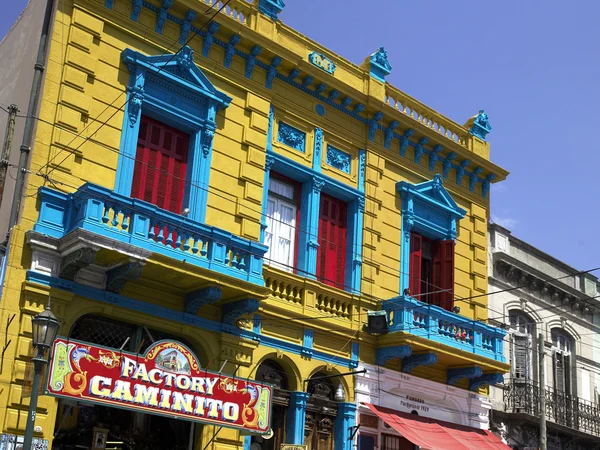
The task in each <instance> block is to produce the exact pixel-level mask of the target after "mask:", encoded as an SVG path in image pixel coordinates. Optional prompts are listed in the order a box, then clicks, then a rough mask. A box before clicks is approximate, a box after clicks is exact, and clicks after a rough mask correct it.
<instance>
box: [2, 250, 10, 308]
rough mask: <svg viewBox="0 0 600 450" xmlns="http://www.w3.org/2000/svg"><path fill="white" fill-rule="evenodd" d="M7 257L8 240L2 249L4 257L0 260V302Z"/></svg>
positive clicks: (8, 252) (8, 253)
mask: <svg viewBox="0 0 600 450" xmlns="http://www.w3.org/2000/svg"><path fill="white" fill-rule="evenodd" d="M8 255H10V239H9V241H8V244H7V245H6V248H5V249H4V256H3V257H2V260H0V300H1V299H2V292H3V291H4V279H5V277H6V268H7V267H8Z"/></svg>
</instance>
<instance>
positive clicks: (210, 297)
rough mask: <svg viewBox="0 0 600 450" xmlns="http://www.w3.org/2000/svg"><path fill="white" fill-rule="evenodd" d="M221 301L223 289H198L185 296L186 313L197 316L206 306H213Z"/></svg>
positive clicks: (211, 287)
mask: <svg viewBox="0 0 600 450" xmlns="http://www.w3.org/2000/svg"><path fill="white" fill-rule="evenodd" d="M220 299H221V288H219V287H217V286H210V287H205V288H202V289H198V290H197V291H194V292H190V293H189V294H187V295H186V296H185V312H186V313H188V314H194V315H196V314H197V313H198V311H199V310H200V308H202V307H203V306H204V305H211V304H213V303H215V302H218V301H219V300H220Z"/></svg>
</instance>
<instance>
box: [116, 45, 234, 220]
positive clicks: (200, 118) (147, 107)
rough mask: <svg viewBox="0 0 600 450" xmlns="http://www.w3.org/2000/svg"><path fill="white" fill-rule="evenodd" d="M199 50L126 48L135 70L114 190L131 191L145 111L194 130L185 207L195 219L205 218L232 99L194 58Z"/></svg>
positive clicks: (129, 64) (126, 56)
mask: <svg viewBox="0 0 600 450" xmlns="http://www.w3.org/2000/svg"><path fill="white" fill-rule="evenodd" d="M193 54H194V52H193V50H192V49H191V48H189V47H187V46H185V47H183V48H182V49H181V50H180V51H179V52H178V54H177V57H176V58H173V55H172V54H166V55H157V56H146V55H143V54H142V53H139V52H136V51H134V50H132V49H130V48H127V49H125V50H123V52H122V53H121V61H122V62H123V63H124V64H125V65H126V66H127V69H128V70H129V74H130V75H129V83H128V85H127V88H126V92H127V98H126V106H125V112H124V114H123V125H122V131H121V143H120V152H119V159H118V163H117V172H116V177H115V188H114V190H115V192H116V193H118V194H122V195H125V196H130V194H131V186H132V181H133V171H134V166H135V157H136V152H137V140H138V135H139V127H140V117H141V115H142V113H143V114H144V115H147V116H148V117H150V118H152V119H155V120H157V121H159V122H162V123H164V124H165V125H169V126H171V127H173V128H175V129H177V130H180V131H182V132H184V133H187V134H188V135H189V137H190V144H189V149H188V165H187V171H186V183H185V191H184V194H183V202H182V209H185V208H186V207H187V208H189V210H190V212H189V216H188V218H189V219H191V220H195V221H197V222H200V223H204V222H205V219H206V205H207V202H208V185H209V178H210V166H211V159H212V148H213V137H214V134H215V131H216V129H217V125H216V121H215V120H216V114H217V111H219V110H221V109H224V108H227V107H228V106H229V104H230V103H231V101H232V99H231V98H230V97H229V96H227V95H226V94H224V93H222V92H221V91H219V90H218V89H216V88H215V87H214V86H213V84H212V83H211V82H210V80H209V79H208V78H207V77H206V76H205V75H204V73H203V72H202V71H201V70H200V68H199V67H198V66H197V65H196V64H195V63H194V60H193ZM165 98H167V99H169V100H168V101H165Z"/></svg>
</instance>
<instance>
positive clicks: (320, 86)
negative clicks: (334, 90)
mask: <svg viewBox="0 0 600 450" xmlns="http://www.w3.org/2000/svg"><path fill="white" fill-rule="evenodd" d="M325 89H327V85H326V84H325V83H319V84H318V85H317V87H316V88H315V95H320V94H322V93H323V92H324V91H325Z"/></svg>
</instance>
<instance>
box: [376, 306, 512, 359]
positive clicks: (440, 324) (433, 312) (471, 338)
mask: <svg viewBox="0 0 600 450" xmlns="http://www.w3.org/2000/svg"><path fill="white" fill-rule="evenodd" d="M382 307H383V309H384V310H385V311H386V312H387V314H388V319H389V320H388V326H389V331H390V334H392V333H395V332H404V333H408V334H410V335H413V336H416V337H420V338H425V339H428V340H430V341H434V342H436V343H438V344H442V345H444V346H447V347H452V348H454V349H458V350H462V351H464V352H467V353H471V354H475V355H477V356H481V357H484V358H488V359H492V360H494V361H497V362H499V363H505V362H506V358H505V356H504V346H503V344H504V342H503V339H504V336H505V335H506V331H504V330H502V329H500V328H496V327H493V326H490V325H486V324H484V323H482V322H479V321H476V320H472V319H469V318H467V317H464V316H461V315H459V314H456V313H453V312H450V311H447V310H445V309H443V308H440V307H439V306H435V305H429V304H427V303H423V302H420V301H418V300H415V299H414V298H412V297H410V296H407V295H404V296H400V297H396V298H393V299H390V300H386V301H384V302H382Z"/></svg>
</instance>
